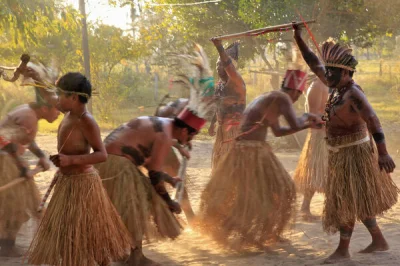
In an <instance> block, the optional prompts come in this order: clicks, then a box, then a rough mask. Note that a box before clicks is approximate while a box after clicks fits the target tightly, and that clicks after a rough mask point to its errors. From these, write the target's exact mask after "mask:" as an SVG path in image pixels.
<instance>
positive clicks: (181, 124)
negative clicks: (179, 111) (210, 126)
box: [174, 117, 197, 134]
mask: <svg viewBox="0 0 400 266" xmlns="http://www.w3.org/2000/svg"><path fill="white" fill-rule="evenodd" d="M174 126H176V127H179V128H187V130H188V132H189V134H193V133H197V130H196V129H194V128H192V127H191V126H189V125H188V124H186V123H185V122H184V121H183V120H181V119H179V118H177V117H175V118H174Z"/></svg>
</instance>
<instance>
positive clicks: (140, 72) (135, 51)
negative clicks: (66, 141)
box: [0, 0, 400, 132]
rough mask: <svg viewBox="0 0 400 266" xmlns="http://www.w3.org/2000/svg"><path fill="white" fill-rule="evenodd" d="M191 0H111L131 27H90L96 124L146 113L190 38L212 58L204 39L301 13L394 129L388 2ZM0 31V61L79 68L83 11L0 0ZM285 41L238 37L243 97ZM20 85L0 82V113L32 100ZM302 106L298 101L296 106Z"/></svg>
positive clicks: (34, 0)
mask: <svg viewBox="0 0 400 266" xmlns="http://www.w3.org/2000/svg"><path fill="white" fill-rule="evenodd" d="M87 1H89V2H90V1H93V0H87ZM199 1H202V0H199ZM193 2H194V0H154V1H150V0H109V4H110V5H111V6H129V7H130V10H131V21H132V25H131V26H132V27H131V28H130V29H128V30H122V29H120V28H116V27H114V26H110V25H105V24H103V23H102V22H101V21H95V22H90V23H89V24H88V31H89V49H90V59H91V62H90V63H91V64H90V68H91V81H92V83H93V85H94V88H95V89H96V92H98V94H97V95H96V96H95V97H94V98H93V112H94V114H95V116H96V119H97V120H98V121H99V123H100V125H101V126H102V128H104V129H111V128H113V127H114V126H116V125H117V124H120V123H122V122H125V121H127V120H128V119H130V118H132V117H135V116H138V115H141V114H152V113H153V112H154V110H155V108H156V106H157V105H158V103H159V100H160V99H161V98H162V96H163V95H164V94H166V93H167V92H169V89H170V87H169V79H170V74H169V71H168V67H167V66H168V61H167V60H168V58H167V56H166V55H167V54H168V53H171V52H179V51H182V50H183V49H184V48H185V47H186V46H187V45H188V43H190V42H191V41H195V42H198V43H199V44H201V45H203V46H204V48H205V49H206V52H207V54H208V56H209V58H210V61H211V62H215V61H216V58H217V53H216V50H215V49H214V47H213V46H212V44H211V42H210V41H209V39H210V38H211V37H212V36H215V35H220V34H226V33H233V32H239V31H245V30H250V29H255V28H259V27H265V26H270V25H276V24H283V23H288V22H291V21H293V20H297V21H299V20H300V18H299V14H301V15H302V16H303V17H304V19H312V18H314V19H316V20H317V23H316V24H312V25H310V27H311V30H312V32H313V33H314V35H315V38H316V40H317V41H318V42H319V43H321V42H323V41H324V40H326V39H327V38H329V37H332V38H334V39H336V40H338V41H340V42H343V43H347V44H348V45H352V47H353V48H354V53H355V55H356V56H357V58H358V59H359V61H360V65H359V67H358V72H357V74H356V76H355V78H356V81H357V82H358V83H359V84H360V85H361V86H362V87H363V88H364V90H365V91H366V93H367V95H368V96H369V98H370V100H371V102H372V104H373V106H374V107H375V108H376V110H377V111H378V114H379V115H380V117H381V118H382V119H383V120H384V125H385V127H387V128H388V129H389V130H393V131H395V130H396V128H397V127H396V124H397V123H398V121H399V119H398V115H399V111H400V109H399V107H398V95H399V92H400V91H399V74H400V61H398V59H399V47H400V43H399V42H400V38H399V37H398V38H397V39H398V43H397V46H396V36H398V35H400V31H399V28H398V27H397V25H399V22H400V5H398V4H397V1H396V0H279V1H278V0H223V1H220V2H218V3H207V4H202V5H189V4H190V3H193ZM176 4H188V5H187V6H184V5H176ZM0 32H1V35H0V65H5V66H15V65H17V64H18V63H19V57H20V55H21V54H22V53H24V52H27V53H29V54H31V55H32V56H34V57H36V58H37V59H39V60H41V61H42V62H44V63H45V64H46V65H53V66H55V67H58V68H59V69H60V72H61V74H62V73H66V72H68V71H80V72H84V67H83V52H82V48H81V43H82V36H81V15H80V13H79V10H76V9H75V8H74V7H73V6H71V5H68V4H67V3H66V2H65V1H61V0H29V1H26V0H0ZM307 35H308V34H306V33H305V34H304V36H307ZM291 45H292V33H291V32H280V33H273V34H268V35H263V36H260V37H257V38H242V39H241V50H240V67H241V70H240V71H241V73H243V76H244V78H245V80H246V84H247V86H248V101H251V100H252V99H253V98H254V97H255V96H257V95H259V94H261V93H263V92H266V91H270V90H272V86H271V83H270V79H271V75H268V74H265V73H254V72H253V71H259V72H265V71H278V72H283V71H284V70H285V67H286V66H287V63H288V61H290V60H291V56H290V52H289V51H290V47H291ZM10 74H11V73H10ZM18 84H19V82H17V83H15V84H11V83H6V82H4V81H0V111H1V113H0V115H4V113H6V112H7V111H8V110H10V109H11V108H13V107H14V106H16V105H18V104H21V103H24V102H28V101H31V100H33V90H32V89H30V88H27V87H20V86H19V85H18ZM172 94H173V96H175V97H179V96H181V95H176V93H174V92H172ZM303 103H304V102H303V101H300V102H299V103H298V104H297V105H296V106H297V108H298V109H299V111H301V110H302V108H303V107H302V104H303ZM56 128H57V123H55V124H53V125H48V124H46V123H42V124H41V131H42V132H53V131H55V129H56ZM396 132H397V131H396Z"/></svg>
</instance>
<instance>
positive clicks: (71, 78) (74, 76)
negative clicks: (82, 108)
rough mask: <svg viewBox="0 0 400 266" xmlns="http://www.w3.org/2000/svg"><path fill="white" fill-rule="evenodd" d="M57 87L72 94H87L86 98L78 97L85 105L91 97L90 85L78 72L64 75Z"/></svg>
mask: <svg viewBox="0 0 400 266" xmlns="http://www.w3.org/2000/svg"><path fill="white" fill-rule="evenodd" d="M57 86H58V87H60V89H62V90H63V91H65V92H69V91H70V92H72V93H73V92H81V93H85V94H87V95H88V96H89V97H88V98H86V97H85V96H82V95H78V96H79V101H80V102H81V103H87V102H88V100H89V98H90V97H91V96H92V84H90V81H89V80H88V79H87V78H86V77H85V76H84V75H82V74H81V73H79V72H69V73H67V74H65V75H64V76H62V77H61V78H60V79H59V80H58V83H57Z"/></svg>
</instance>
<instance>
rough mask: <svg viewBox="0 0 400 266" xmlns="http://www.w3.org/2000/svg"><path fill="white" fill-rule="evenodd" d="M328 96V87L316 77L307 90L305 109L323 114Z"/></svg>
mask: <svg viewBox="0 0 400 266" xmlns="http://www.w3.org/2000/svg"><path fill="white" fill-rule="evenodd" d="M328 96H329V88H328V87H327V86H326V85H325V84H324V83H323V82H322V81H321V80H320V79H319V78H316V79H315V80H314V81H313V82H312V83H311V85H310V88H309V89H308V90H307V95H306V110H305V111H306V112H308V113H313V114H319V115H323V114H324V112H325V106H326V101H327V100H328Z"/></svg>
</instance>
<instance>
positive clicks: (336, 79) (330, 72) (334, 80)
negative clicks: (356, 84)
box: [325, 67, 342, 88]
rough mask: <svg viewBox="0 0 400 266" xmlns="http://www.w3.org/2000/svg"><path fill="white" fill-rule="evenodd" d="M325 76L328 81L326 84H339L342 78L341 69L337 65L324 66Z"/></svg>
mask: <svg viewBox="0 0 400 266" xmlns="http://www.w3.org/2000/svg"><path fill="white" fill-rule="evenodd" d="M325 78H326V81H327V82H328V86H329V87H332V88H335V87H336V86H337V85H339V83H340V80H341V78H342V70H341V69H340V68H337V67H326V68H325Z"/></svg>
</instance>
